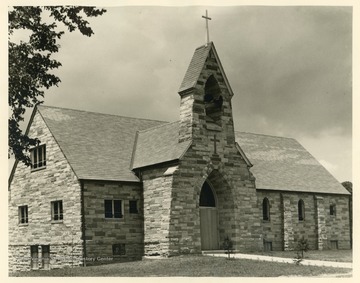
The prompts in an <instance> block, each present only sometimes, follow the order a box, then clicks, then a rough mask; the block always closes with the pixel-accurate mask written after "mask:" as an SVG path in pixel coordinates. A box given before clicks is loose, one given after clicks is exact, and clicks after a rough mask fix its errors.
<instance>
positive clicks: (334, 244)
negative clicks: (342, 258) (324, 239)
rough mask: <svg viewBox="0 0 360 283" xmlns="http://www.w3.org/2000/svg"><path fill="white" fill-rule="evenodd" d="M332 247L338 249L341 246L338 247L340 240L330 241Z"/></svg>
mask: <svg viewBox="0 0 360 283" xmlns="http://www.w3.org/2000/svg"><path fill="white" fill-rule="evenodd" d="M330 248H331V249H332V250H337V249H338V248H339V247H338V241H337V240H335V241H330Z"/></svg>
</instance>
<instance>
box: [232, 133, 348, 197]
mask: <svg viewBox="0 0 360 283" xmlns="http://www.w3.org/2000/svg"><path fill="white" fill-rule="evenodd" d="M236 141H237V142H238V144H239V145H240V147H241V148H242V150H243V151H244V153H245V154H246V156H247V157H248V158H249V160H250V161H251V163H252V164H253V167H252V168H251V169H250V171H251V172H252V173H253V175H254V176H255V178H256V188H258V189H268V190H285V191H298V192H317V193H331V194H346V195H347V194H349V193H348V192H347V190H346V189H345V188H344V187H343V186H342V185H341V184H340V183H339V182H338V181H337V180H336V179H335V178H334V177H333V176H332V175H331V174H330V173H329V172H328V171H327V170H326V169H325V168H324V167H323V166H322V165H321V164H320V163H319V162H318V161H317V160H316V159H315V158H314V157H313V156H312V155H311V154H310V153H309V152H308V151H306V150H305V149H304V148H303V147H302V146H301V145H300V144H299V143H298V142H297V141H296V140H294V139H291V138H283V137H274V136H267V135H259V134H251V133H243V132H236Z"/></svg>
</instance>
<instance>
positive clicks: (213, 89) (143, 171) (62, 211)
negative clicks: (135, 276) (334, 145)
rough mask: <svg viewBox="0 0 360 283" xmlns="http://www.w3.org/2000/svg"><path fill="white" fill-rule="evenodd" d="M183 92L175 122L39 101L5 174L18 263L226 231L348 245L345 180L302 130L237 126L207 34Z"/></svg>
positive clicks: (263, 239) (278, 240)
mask: <svg viewBox="0 0 360 283" xmlns="http://www.w3.org/2000/svg"><path fill="white" fill-rule="evenodd" d="M205 19H206V21H207V20H208V19H210V18H209V17H208V15H207V14H206V16H205ZM207 31H208V30H207ZM178 95H180V98H181V101H180V119H179V121H176V122H172V123H168V122H163V121H155V120H147V119H140V118H139V119H138V118H130V117H124V116H117V115H109V114H101V113H94V112H85V111H80V110H73V109H65V108H58V107H52V106H38V107H36V108H35V109H34V111H33V113H32V117H31V119H30V121H29V124H28V128H27V133H28V135H29V136H31V137H37V138H38V139H39V140H40V141H41V143H40V144H39V146H37V147H35V148H32V149H31V151H30V155H31V160H32V166H31V167H26V166H25V165H24V164H22V163H20V162H16V163H15V165H14V167H13V170H12V172H11V176H10V179H9V269H10V271H20V270H30V269H51V268H60V267H65V266H79V265H85V264H95V263H105V262H113V261H122V260H130V259H140V258H141V257H142V256H144V255H145V256H164V257H167V256H176V255H181V254H189V253H201V252H203V251H209V250H211V251H212V250H222V249H223V243H224V240H225V239H226V238H229V239H231V241H232V242H233V248H234V250H235V251H238V252H249V251H264V250H265V251H270V250H293V249H294V248H295V246H296V243H297V242H298V241H299V239H301V238H302V237H304V238H306V239H307V240H308V243H309V246H310V248H311V249H319V250H321V249H350V219H349V209H350V207H349V200H350V198H349V196H350V194H349V192H348V191H347V190H346V189H345V188H344V187H343V186H342V185H341V184H340V183H339V182H338V181H337V180H336V179H335V178H334V177H333V176H332V175H331V174H330V173H329V172H328V171H327V170H326V169H325V168H324V167H323V166H322V165H321V164H320V163H319V162H318V161H317V160H316V159H315V158H314V157H313V156H312V155H311V154H310V153H308V152H307V151H306V150H305V149H304V148H303V147H302V146H301V145H300V144H299V143H298V142H297V141H296V140H294V139H292V138H285V137H276V136H269V135H262V134H253V133H245V132H239V131H235V129H234V122H233V113H232V104H231V101H232V98H233V96H234V95H239V96H241V93H234V92H233V90H232V89H231V87H230V83H229V81H228V79H227V77H226V74H225V71H224V69H223V67H222V65H221V62H220V58H219V55H218V53H217V51H216V48H215V45H214V43H213V42H211V41H209V36H208V42H207V43H206V44H205V45H203V46H200V47H198V48H196V49H195V52H194V55H193V57H192V59H191V61H190V64H189V67H188V69H187V71H186V73H185V76H184V78H183V80H182V82H181V85H180V89H179V90H178ZM174 99H177V97H176V96H175V97H174ZM237 127H238V128H240V129H241V125H237Z"/></svg>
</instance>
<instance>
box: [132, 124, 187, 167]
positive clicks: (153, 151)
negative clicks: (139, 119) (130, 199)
mask: <svg viewBox="0 0 360 283" xmlns="http://www.w3.org/2000/svg"><path fill="white" fill-rule="evenodd" d="M190 144H191V141H185V142H181V143H179V122H178V121H177V122H174V123H168V124H163V125H160V126H156V127H154V128H150V129H147V130H143V131H140V132H138V135H137V141H136V144H135V149H134V158H133V164H132V168H133V169H135V168H140V167H145V166H149V165H153V164H159V163H163V162H167V161H172V160H176V159H179V158H180V157H181V156H182V155H183V154H184V153H185V152H186V150H187V149H188V148H189V146H190Z"/></svg>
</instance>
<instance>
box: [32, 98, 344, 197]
mask: <svg viewBox="0 0 360 283" xmlns="http://www.w3.org/2000/svg"><path fill="white" fill-rule="evenodd" d="M37 109H38V111H39V113H40V115H41V116H42V117H43V119H44V121H45V123H46V125H47V126H48V127H49V130H50V131H51V133H52V134H53V136H54V138H55V140H56V141H57V143H58V145H59V146H60V148H61V150H62V151H63V153H64V155H65V157H66V158H67V160H68V161H69V163H70V165H71V167H72V168H73V170H74V172H75V174H76V175H77V176H78V178H79V179H89V180H108V181H110V180H111V181H130V182H139V179H138V178H137V177H136V176H135V174H134V173H133V171H132V170H131V167H132V168H140V167H144V166H149V165H155V164H158V163H162V162H166V161H172V160H176V159H179V158H180V157H181V156H182V154H183V153H184V152H186V150H187V148H188V147H189V146H190V143H191V142H190V141H187V142H182V143H178V131H179V122H173V123H167V122H163V121H155V120H147V119H139V118H130V117H123V116H116V115H108V114H101V113H94V112H86V111H80V110H72V109H64V108H58V107H50V106H43V105H41V106H38V108H37ZM235 134H236V141H237V143H238V144H239V146H240V149H241V150H242V154H244V155H245V157H247V159H248V165H249V166H251V165H252V167H251V169H250V170H251V172H252V173H253V175H254V176H255V178H256V188H257V189H264V190H284V191H298V192H316V193H333V194H344V195H348V194H349V192H348V191H347V190H346V189H345V188H344V187H343V186H342V185H341V184H340V183H339V182H338V181H337V180H336V179H335V178H334V177H333V176H332V175H331V174H330V173H329V172H328V171H327V170H326V169H325V168H324V167H323V166H322V165H321V164H320V163H319V162H318V161H317V160H316V159H315V158H314V157H313V156H312V155H311V154H310V153H309V152H307V151H306V150H305V149H304V148H303V147H302V146H301V145H300V144H299V143H298V142H297V141H296V140H294V139H291V138H284V137H274V136H267V135H261V134H252V133H244V132H235Z"/></svg>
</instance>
